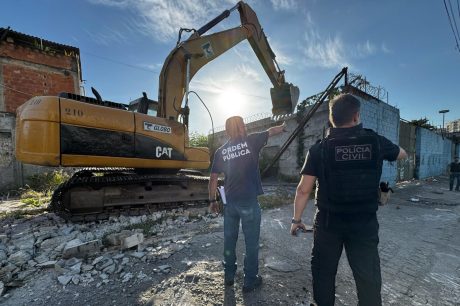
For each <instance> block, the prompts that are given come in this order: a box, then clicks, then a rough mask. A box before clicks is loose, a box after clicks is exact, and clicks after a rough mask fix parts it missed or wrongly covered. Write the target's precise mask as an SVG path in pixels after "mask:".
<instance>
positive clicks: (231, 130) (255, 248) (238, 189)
mask: <svg viewBox="0 0 460 306" xmlns="http://www.w3.org/2000/svg"><path fill="white" fill-rule="evenodd" d="M284 128H285V124H284V123H283V124H282V125H279V126H274V127H271V128H269V129H268V130H266V131H265V132H261V133H253V134H249V135H247V133H246V127H245V126H244V122H243V118H241V117H239V116H234V117H230V118H228V119H227V121H226V122H225V131H226V133H227V135H228V137H229V138H230V139H229V140H228V141H227V142H226V143H225V144H224V145H223V146H221V147H220V148H219V149H217V150H216V152H215V154H214V160H213V163H212V167H211V177H210V180H209V201H210V206H209V207H210V210H211V212H218V205H217V201H216V190H217V178H218V175H219V174H220V173H224V175H225V183H224V189H225V196H226V200H227V204H226V205H225V209H224V270H225V285H226V286H232V285H233V283H234V278H235V273H236V252H235V249H236V242H237V240H238V232H239V227H240V220H241V226H242V229H243V234H244V241H245V244H246V255H245V258H244V284H243V292H250V291H253V290H254V289H256V288H257V287H259V286H260V285H261V284H262V278H261V277H260V275H258V271H259V235H260V220H261V213H260V207H259V203H258V202H257V196H259V195H261V194H263V190H262V184H261V181H260V173H259V153H260V150H261V149H262V148H263V147H264V146H265V145H266V144H267V140H268V137H270V136H273V135H277V134H279V133H282V132H283V131H284Z"/></svg>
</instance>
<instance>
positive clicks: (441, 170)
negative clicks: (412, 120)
mask: <svg viewBox="0 0 460 306" xmlns="http://www.w3.org/2000/svg"><path fill="white" fill-rule="evenodd" d="M452 145H453V144H452V141H451V140H449V139H447V138H444V139H443V138H442V136H441V135H439V134H436V133H434V132H432V131H429V130H427V129H424V128H421V127H417V130H416V144H415V156H416V165H415V167H416V168H415V177H416V178H417V179H424V178H427V177H430V176H436V175H442V174H445V173H446V171H447V166H448V164H449V163H450V162H451V161H452Z"/></svg>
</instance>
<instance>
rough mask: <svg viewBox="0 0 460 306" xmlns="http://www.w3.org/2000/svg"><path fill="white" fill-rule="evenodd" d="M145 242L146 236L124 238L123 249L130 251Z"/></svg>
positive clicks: (138, 234)
mask: <svg viewBox="0 0 460 306" xmlns="http://www.w3.org/2000/svg"><path fill="white" fill-rule="evenodd" d="M142 242H144V234H141V233H137V234H134V235H131V236H129V237H126V238H123V240H122V241H121V247H122V248H123V249H129V248H132V247H135V246H137V245H139V244H141V243H142Z"/></svg>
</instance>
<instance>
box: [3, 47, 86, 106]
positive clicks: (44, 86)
mask: <svg viewBox="0 0 460 306" xmlns="http://www.w3.org/2000/svg"><path fill="white" fill-rule="evenodd" d="M65 53H67V54H68V55H63V54H55V53H51V52H45V51H42V50H38V49H34V48H29V47H25V46H21V45H16V44H15V43H12V42H2V43H0V58H2V59H3V60H2V62H0V65H2V69H1V70H0V71H2V72H3V73H2V76H0V80H2V83H3V84H4V85H5V86H4V87H3V108H4V109H0V111H6V112H11V113H14V112H16V109H17V108H18V107H19V106H20V105H21V104H23V103H24V102H26V101H27V100H29V99H30V98H32V97H33V96H43V95H50V96H53V95H58V94H59V93H61V92H71V93H76V94H79V92H78V90H79V85H80V76H79V75H78V65H79V63H78V58H77V57H76V56H75V54H73V53H72V51H69V52H65ZM76 89H77V92H76ZM1 98H2V97H0V99H1Z"/></svg>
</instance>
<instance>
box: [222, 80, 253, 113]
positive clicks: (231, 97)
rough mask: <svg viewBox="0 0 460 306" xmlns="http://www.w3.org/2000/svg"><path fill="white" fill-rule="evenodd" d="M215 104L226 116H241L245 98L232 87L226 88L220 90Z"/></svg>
mask: <svg viewBox="0 0 460 306" xmlns="http://www.w3.org/2000/svg"><path fill="white" fill-rule="evenodd" d="M217 103H218V104H219V109H220V110H221V111H222V113H224V114H225V115H227V116H233V115H239V116H241V115H243V114H242V113H243V111H244V108H245V103H246V99H245V97H244V96H243V95H242V94H241V93H240V92H239V91H238V90H237V89H236V88H234V87H228V88H225V89H224V90H222V93H221V94H220V95H219V97H218V100H217Z"/></svg>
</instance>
